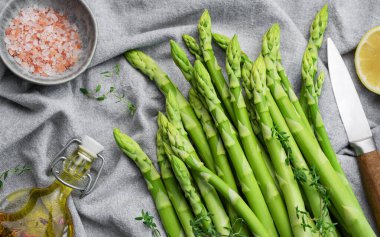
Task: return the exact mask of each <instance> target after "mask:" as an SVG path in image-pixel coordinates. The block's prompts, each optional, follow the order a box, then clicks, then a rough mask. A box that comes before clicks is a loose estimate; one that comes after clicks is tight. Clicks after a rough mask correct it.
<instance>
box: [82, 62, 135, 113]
mask: <svg viewBox="0 0 380 237" xmlns="http://www.w3.org/2000/svg"><path fill="white" fill-rule="evenodd" d="M119 74H120V64H116V65H115V66H114V67H113V70H112V71H104V72H101V73H100V75H102V76H104V77H113V76H114V75H117V76H118V75H119ZM79 90H80V92H82V94H83V95H85V96H87V97H88V98H91V99H95V100H97V101H104V100H106V99H107V98H108V97H110V96H112V97H114V98H115V99H116V103H122V104H124V105H126V107H127V109H128V111H129V113H130V114H131V115H134V113H135V112H136V109H137V108H136V106H135V105H134V104H133V103H132V102H131V101H130V100H128V99H127V98H126V97H125V91H122V92H119V91H120V90H117V89H116V87H115V86H110V87H109V88H108V89H107V90H106V91H103V92H102V85H101V84H98V85H96V87H95V88H94V89H89V88H84V87H82V88H80V89H79Z"/></svg>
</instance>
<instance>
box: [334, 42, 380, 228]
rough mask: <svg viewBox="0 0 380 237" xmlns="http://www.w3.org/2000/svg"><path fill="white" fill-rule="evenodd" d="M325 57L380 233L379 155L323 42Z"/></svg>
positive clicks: (338, 61) (349, 85)
mask: <svg viewBox="0 0 380 237" xmlns="http://www.w3.org/2000/svg"><path fill="white" fill-rule="evenodd" d="M327 56H328V65H329V72H330V78H331V84H332V88H333V91H334V95H335V100H336V103H337V105H338V109H339V113H340V117H341V118H342V121H343V125H344V128H345V129H346V133H347V136H348V141H349V142H350V144H351V146H352V147H353V148H354V150H355V152H356V155H357V157H358V163H359V170H360V174H361V178H362V182H363V186H364V190H365V192H366V195H367V200H368V202H369V204H370V206H371V209H372V213H373V215H374V217H375V222H376V226H377V229H378V230H379V231H380V154H379V152H378V151H377V149H376V145H375V142H374V140H373V138H372V132H371V129H370V127H369V124H368V121H367V117H366V115H365V113H364V110H363V107H362V104H361V103H360V99H359V96H358V93H357V92H356V89H355V86H354V83H353V82H352V79H351V77H350V74H349V72H348V70H347V67H346V65H345V64H344V62H343V59H342V57H341V55H340V53H339V51H338V49H337V48H336V46H335V44H334V42H333V41H332V40H331V39H330V38H329V39H327Z"/></svg>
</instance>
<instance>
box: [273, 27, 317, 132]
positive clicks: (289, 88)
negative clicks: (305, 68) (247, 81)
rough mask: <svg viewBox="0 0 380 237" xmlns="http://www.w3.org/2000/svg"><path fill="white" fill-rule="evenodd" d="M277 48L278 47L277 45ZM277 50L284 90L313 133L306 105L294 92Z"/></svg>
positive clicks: (278, 65)
mask: <svg viewBox="0 0 380 237" xmlns="http://www.w3.org/2000/svg"><path fill="white" fill-rule="evenodd" d="M278 31H280V28H279V27H278ZM279 43H280V42H279ZM275 48H277V47H275ZM278 48H279V47H278ZM277 51H278V52H277V62H275V64H276V67H277V73H278V75H279V77H280V78H281V83H282V86H283V88H284V90H285V91H286V93H287V94H288V97H289V99H290V101H291V102H292V104H293V106H294V108H295V109H296V110H297V112H298V114H299V115H300V116H301V119H302V121H303V122H304V124H305V126H306V128H307V129H308V130H309V131H310V132H311V133H313V130H312V127H311V124H310V122H309V121H310V120H309V117H308V113H306V112H305V111H307V110H305V109H304V107H303V106H302V104H301V103H300V101H299V99H298V97H297V95H296V93H294V90H293V87H292V84H291V83H290V81H289V78H288V76H287V75H286V73H285V69H284V67H283V66H282V62H281V54H280V51H279V50H277Z"/></svg>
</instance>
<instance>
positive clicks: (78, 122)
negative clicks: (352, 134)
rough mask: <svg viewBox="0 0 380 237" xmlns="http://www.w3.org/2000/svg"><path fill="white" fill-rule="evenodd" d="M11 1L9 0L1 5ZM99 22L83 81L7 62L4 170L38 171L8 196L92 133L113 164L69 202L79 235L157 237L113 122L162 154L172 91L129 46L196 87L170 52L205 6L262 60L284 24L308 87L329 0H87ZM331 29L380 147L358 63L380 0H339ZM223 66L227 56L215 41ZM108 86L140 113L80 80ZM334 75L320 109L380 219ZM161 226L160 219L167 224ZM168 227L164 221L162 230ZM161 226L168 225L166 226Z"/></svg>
mask: <svg viewBox="0 0 380 237" xmlns="http://www.w3.org/2000/svg"><path fill="white" fill-rule="evenodd" d="M6 2H7V0H0V10H1V9H2V7H3V6H4V5H5V4H6ZM87 3H88V4H89V6H90V7H91V9H92V10H93V12H94V14H95V15H96V18H97V22H98V26H99V41H98V48H97V50H96V54H95V57H94V60H93V62H92V65H91V67H90V68H89V69H88V70H87V71H86V72H85V73H84V74H83V75H81V76H79V77H78V78H77V79H75V80H73V81H71V82H69V83H65V84H63V85H58V86H51V87H47V86H39V85H34V84H30V83H28V82H26V81H23V80H22V79H20V78H17V77H16V76H14V75H13V74H12V73H11V72H10V71H9V70H6V68H5V66H4V65H3V64H2V62H0V171H3V170H6V169H8V168H11V167H13V166H15V165H17V164H28V165H30V166H31V167H32V172H27V173H25V174H23V175H20V176H13V177H10V178H9V179H8V180H7V181H6V183H5V186H4V188H3V189H2V190H0V198H3V197H5V195H6V194H8V193H10V192H12V191H14V190H16V189H19V188H23V187H31V186H39V187H42V186H46V185H48V184H49V183H50V182H52V181H53V180H54V179H53V178H52V177H51V176H48V175H47V174H46V171H47V169H48V164H49V162H50V160H51V159H52V157H53V155H54V154H55V153H56V152H57V151H58V150H59V149H61V147H62V146H63V145H64V144H65V143H66V142H67V141H68V140H69V139H70V138H72V137H80V136H82V135H84V134H87V135H89V136H91V137H93V138H95V139H97V140H98V141H99V142H100V143H102V144H103V145H104V146H105V151H104V153H103V154H104V156H105V157H106V164H105V169H104V172H103V173H102V175H101V177H100V180H99V182H98V185H97V187H96V189H95V190H94V192H93V193H92V194H91V195H89V196H87V197H86V198H84V199H79V198H78V196H77V195H74V197H73V198H72V199H70V200H69V205H70V208H71V211H72V214H73V217H74V221H75V231H76V236H80V237H84V236H136V237H138V236H150V232H149V230H148V229H146V228H145V227H144V226H143V225H142V223H138V222H137V221H135V220H134V218H135V217H136V216H138V215H139V214H140V212H141V209H144V210H147V211H149V212H150V213H152V214H153V215H154V216H155V217H156V219H157V218H158V216H157V212H156V211H155V207H154V204H153V202H152V199H151V197H150V195H149V193H148V191H147V188H146V184H145V182H144V180H143V178H142V176H141V174H140V173H139V171H138V169H137V168H136V167H135V165H134V164H133V163H132V162H131V161H130V160H128V159H127V158H126V157H125V156H123V155H122V154H121V152H120V150H119V149H118V148H117V146H116V144H115V142H114V139H113V136H112V130H113V128H114V127H118V128H120V129H121V130H122V131H123V132H126V133H128V134H129V135H130V136H132V137H133V138H134V139H135V140H136V141H137V142H138V143H139V144H140V145H141V147H142V148H143V149H144V151H145V152H146V153H147V154H148V155H149V156H150V157H151V158H152V159H153V160H154V161H155V160H156V156H155V133H156V130H157V125H156V117H157V113H158V111H164V110H165V107H164V104H165V103H164V96H163V95H162V94H161V93H160V92H159V90H158V89H157V88H156V86H155V85H154V83H153V82H151V81H149V80H148V79H146V78H145V77H144V76H143V75H141V74H140V73H139V72H137V71H136V70H135V69H133V68H132V67H131V66H130V65H129V64H128V63H127V62H126V61H125V60H124V58H123V57H122V55H121V54H122V53H123V52H124V51H126V50H129V49H133V48H139V49H141V50H143V51H144V52H146V53H148V54H149V55H151V56H152V57H153V58H154V59H155V60H157V62H158V63H159V65H160V66H161V67H162V68H163V69H164V70H165V71H166V72H167V73H168V74H169V76H170V77H171V78H172V80H173V81H174V83H176V84H177V85H178V87H179V88H180V90H181V91H182V92H183V93H184V94H185V95H187V90H188V87H189V85H188V83H187V82H186V81H185V80H184V78H183V77H182V75H181V73H180V71H179V70H178V69H177V68H176V66H175V65H174V63H173V61H172V60H171V58H170V50H169V49H170V48H169V43H168V41H169V39H174V40H176V41H177V42H179V43H180V44H181V45H183V43H182V40H181V35H182V34H183V33H188V34H191V35H193V36H195V37H197V31H196V24H197V21H198V18H199V16H200V15H201V13H202V11H203V9H205V8H207V9H209V11H210V14H211V16H212V20H213V27H212V29H213V31H214V32H219V33H222V34H226V35H228V36H232V35H233V34H234V33H236V34H238V36H239V40H240V43H241V47H242V49H243V50H244V51H245V52H246V53H247V54H248V55H249V56H250V57H251V58H255V57H256V56H257V55H258V53H259V52H260V48H261V37H262V35H263V34H264V33H265V31H266V30H267V29H268V27H269V26H270V25H271V24H273V23H275V22H278V23H279V24H280V26H281V29H282V32H281V52H282V56H283V62H284V66H285V68H286V71H287V73H288V75H289V78H290V79H291V80H292V82H293V84H294V87H295V89H296V91H299V89H300V81H301V79H300V72H301V70H300V68H301V58H302V54H303V52H304V49H305V47H306V43H307V39H308V31H309V25H310V23H311V22H312V19H313V18H314V15H315V13H316V12H317V11H318V10H319V9H320V8H321V7H322V6H323V5H324V4H326V3H327V1H285V0H278V1H269V0H268V1H265V0H255V1H243V0H236V1H217V0H213V1H210V0H208V1H206V0H202V1H189V0H186V1H185V0H181V1H167V0H161V1H154V0H148V1H139V0H129V1H124V0H91V1H90V0H87ZM329 14H330V20H329V24H328V28H327V33H326V35H327V37H331V38H332V39H333V40H334V41H335V43H336V45H337V47H338V48H339V50H340V52H341V53H342V54H343V56H344V59H345V62H346V64H347V67H348V68H349V70H350V72H351V75H352V77H353V80H354V83H355V85H356V88H357V90H358V93H359V96H360V99H361V101H362V104H363V107H364V110H365V112H366V114H367V116H368V120H369V123H370V125H371V128H372V132H373V134H374V137H375V140H376V143H377V145H378V146H379V147H380V127H379V124H380V116H379V115H378V112H379V109H378V108H379V107H378V106H379V105H380V97H379V96H378V95H376V94H374V93H371V92H369V91H368V90H366V89H365V88H364V86H363V85H362V84H361V83H360V82H359V80H358V78H357V76H356V74H355V70H354V63H353V59H354V51H355V47H356V45H357V44H358V43H359V40H360V38H361V37H362V36H363V35H364V33H365V32H366V31H367V30H369V29H370V28H372V27H374V26H376V25H379V24H380V17H379V16H380V4H379V2H378V1H369V0H368V1H362V0H356V1H353V0H350V1H345V0H341V1H331V2H329ZM214 48H215V51H216V54H217V56H218V59H219V63H220V64H221V65H223V67H224V64H225V58H224V54H223V53H222V52H221V51H220V50H219V49H218V47H217V46H215V47H214ZM319 55H320V58H321V59H322V61H321V62H320V63H319V68H320V69H321V70H324V71H325V72H327V70H326V65H327V64H326V63H327V62H326V44H324V45H323V46H322V49H321V51H320V54H319ZM115 64H120V66H121V71H120V75H119V76H114V77H112V78H105V77H104V76H102V75H100V73H101V72H103V71H107V70H112V67H113V66H114V65H115ZM97 84H101V85H103V89H104V90H106V89H107V88H109V87H110V86H112V85H113V86H115V87H116V88H118V89H119V90H122V89H123V90H125V91H126V93H127V94H126V97H127V98H128V99H130V100H131V101H132V102H133V103H134V104H135V105H136V106H137V111H136V114H135V115H134V116H131V115H129V113H128V111H127V109H126V106H125V105H123V104H122V103H115V101H116V99H115V98H112V97H110V98H108V99H106V100H105V101H103V102H98V101H95V100H91V99H89V98H87V97H85V96H83V95H82V94H81V92H80V91H79V88H81V87H87V88H95V87H96V85H97ZM332 93H333V92H332V90H331V86H330V81H329V78H328V77H327V78H326V82H325V85H324V87H323V92H322V97H321V99H320V108H321V111H322V115H323V119H324V121H325V124H326V127H327V131H328V133H329V136H330V138H331V141H332V144H333V145H334V149H335V150H336V151H337V152H339V154H340V156H339V158H340V162H341V164H342V166H343V169H344V170H345V172H346V174H347V177H348V179H349V180H350V182H351V183H352V186H353V188H354V191H355V193H356V195H357V197H358V199H359V201H360V203H361V205H362V207H363V209H364V211H365V213H366V215H367V216H368V219H369V220H370V222H371V223H372V224H373V220H372V218H371V215H370V213H369V208H368V206H367V202H366V201H365V197H364V194H363V189H362V185H361V181H360V177H359V173H358V167H357V164H356V160H355V157H353V156H352V155H353V153H352V152H351V151H350V150H349V149H347V147H348V141H347V137H346V134H345V131H344V128H343V126H342V123H341V120H340V117H339V114H338V111H337V107H336V104H335V100H334V97H333V94H332ZM159 228H160V229H161V226H159ZM161 230H162V229H161ZM161 232H162V231H161Z"/></svg>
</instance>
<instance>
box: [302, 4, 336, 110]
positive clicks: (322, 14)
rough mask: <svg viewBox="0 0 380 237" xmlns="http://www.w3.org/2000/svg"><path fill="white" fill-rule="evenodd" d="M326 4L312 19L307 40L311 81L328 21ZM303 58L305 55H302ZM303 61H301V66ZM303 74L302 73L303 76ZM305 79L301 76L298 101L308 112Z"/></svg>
mask: <svg viewBox="0 0 380 237" xmlns="http://www.w3.org/2000/svg"><path fill="white" fill-rule="evenodd" d="M328 17H329V15H328V5H327V4H326V5H325V6H324V7H323V8H322V9H321V10H320V11H319V12H318V13H317V14H316V15H315V18H314V20H313V23H312V24H311V26H310V37H309V42H308V44H307V47H306V50H305V53H306V51H309V52H310V53H311V56H312V58H313V71H312V72H310V73H313V74H314V75H313V82H314V77H315V75H316V73H317V61H318V50H319V49H320V48H321V46H322V42H323V36H324V33H325V31H326V27H327V23H328ZM304 58H305V56H304ZM304 58H303V59H304ZM303 63H304V62H302V68H303V67H304V65H303ZM303 76H304V75H302V77H303ZM304 81H305V79H304V78H303V84H302V87H301V95H300V103H301V105H302V108H303V110H304V112H305V114H308V113H309V106H308V95H307V88H306V85H305V83H304Z"/></svg>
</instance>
